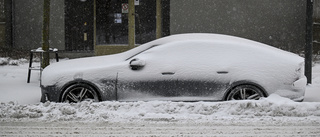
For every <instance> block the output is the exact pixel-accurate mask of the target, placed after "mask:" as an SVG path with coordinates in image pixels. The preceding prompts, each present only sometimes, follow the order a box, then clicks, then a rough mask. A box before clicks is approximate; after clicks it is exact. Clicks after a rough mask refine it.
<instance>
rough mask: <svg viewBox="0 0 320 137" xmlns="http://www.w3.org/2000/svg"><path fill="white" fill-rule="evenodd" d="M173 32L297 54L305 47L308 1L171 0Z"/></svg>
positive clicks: (171, 29) (171, 30)
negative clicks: (222, 37) (220, 36)
mask: <svg viewBox="0 0 320 137" xmlns="http://www.w3.org/2000/svg"><path fill="white" fill-rule="evenodd" d="M170 2H171V3H170V33H171V34H179V33H192V32H199V33H200V32H201V33H221V34H228V35H234V36H240V37H244V38H248V39H252V40H256V41H259V42H262V43H266V44H269V45H273V46H276V47H279V48H282V49H285V50H289V51H292V52H298V51H300V50H301V49H303V47H304V45H305V28H306V26H305V22H306V1H305V0H171V1H170Z"/></svg>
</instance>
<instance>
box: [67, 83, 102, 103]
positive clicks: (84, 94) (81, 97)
mask: <svg viewBox="0 0 320 137" xmlns="http://www.w3.org/2000/svg"><path fill="white" fill-rule="evenodd" d="M82 101H93V102H99V96H98V94H97V92H96V90H95V89H94V88H92V87H91V86H89V85H87V84H84V83H77V84H74V85H71V86H69V87H68V88H66V89H65V90H64V92H63V94H62V98H61V102H65V103H78V102H82Z"/></svg>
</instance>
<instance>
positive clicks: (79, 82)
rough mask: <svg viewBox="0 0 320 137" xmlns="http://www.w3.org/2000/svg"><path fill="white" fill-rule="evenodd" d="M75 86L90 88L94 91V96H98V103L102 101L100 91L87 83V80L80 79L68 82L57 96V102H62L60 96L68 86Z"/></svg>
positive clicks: (92, 84)
mask: <svg viewBox="0 0 320 137" xmlns="http://www.w3.org/2000/svg"><path fill="white" fill-rule="evenodd" d="M76 84H85V85H87V86H90V87H91V88H93V89H94V91H95V92H96V94H97V95H98V99H99V101H102V96H101V91H100V89H99V88H98V87H97V86H96V85H95V84H94V83H92V82H90V81H87V80H82V79H76V80H73V81H70V82H68V83H67V84H65V85H64V86H63V87H62V88H61V90H60V95H59V102H61V101H62V96H63V94H64V92H65V90H66V89H68V88H69V87H70V86H73V85H76Z"/></svg>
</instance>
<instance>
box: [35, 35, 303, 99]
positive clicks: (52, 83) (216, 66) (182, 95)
mask: <svg viewBox="0 0 320 137" xmlns="http://www.w3.org/2000/svg"><path fill="white" fill-rule="evenodd" d="M303 63H304V60H303V58H301V57H299V56H297V55H295V54H293V53H289V52H286V51H283V50H280V49H276V48H274V47H271V46H268V45H265V44H262V43H258V42H254V41H251V40H246V39H242V38H238V37H233V36H227V35H220V34H180V35H173V36H169V37H165V38H162V39H159V40H155V41H152V42H149V43H146V44H143V45H141V46H139V47H136V48H134V49H132V50H129V51H127V52H124V53H120V54H115V55H107V56H100V57H90V58H83V59H74V60H69V61H64V62H61V63H54V64H52V65H50V66H48V67H47V68H46V69H44V71H43V75H42V83H41V85H42V89H43V91H42V92H43V93H42V94H43V97H42V98H45V97H44V95H45V94H50V96H59V94H60V96H61V92H62V91H63V90H64V89H65V87H67V86H68V85H69V84H70V83H72V82H75V81H76V82H88V83H90V84H91V85H92V86H93V87H95V88H96V89H97V91H98V92H99V95H100V97H101V100H103V101H104V100H120V101H134V100H179V101H180V100H181V101H199V100H224V99H225V96H226V94H227V92H228V91H229V90H230V89H231V88H232V87H234V86H237V84H236V83H242V84H253V85H254V86H257V87H261V89H262V90H263V91H265V94H266V95H270V94H273V93H277V94H280V95H283V96H285V97H289V98H291V99H298V100H299V99H301V98H303V95H304V90H305V89H304V88H305V86H303V85H305V81H304V80H303V79H304V78H305V76H304V75H303V72H302V70H303ZM297 81H299V82H297ZM298 83H299V84H298ZM294 84H295V85H296V86H294ZM297 85H299V86H297ZM49 87H50V88H49ZM283 91H286V92H283ZM59 99H60V98H59ZM49 100H50V101H56V102H59V101H61V100H58V99H57V97H55V98H52V97H51V98H50V99H49Z"/></svg>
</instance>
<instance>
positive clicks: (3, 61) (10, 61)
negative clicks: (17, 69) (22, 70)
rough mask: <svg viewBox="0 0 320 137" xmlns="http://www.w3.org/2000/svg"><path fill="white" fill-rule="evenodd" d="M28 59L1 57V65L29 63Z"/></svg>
mask: <svg viewBox="0 0 320 137" xmlns="http://www.w3.org/2000/svg"><path fill="white" fill-rule="evenodd" d="M27 62H28V60H27V59H18V60H16V59H11V58H3V57H0V66H1V65H20V64H24V63H27Z"/></svg>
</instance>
